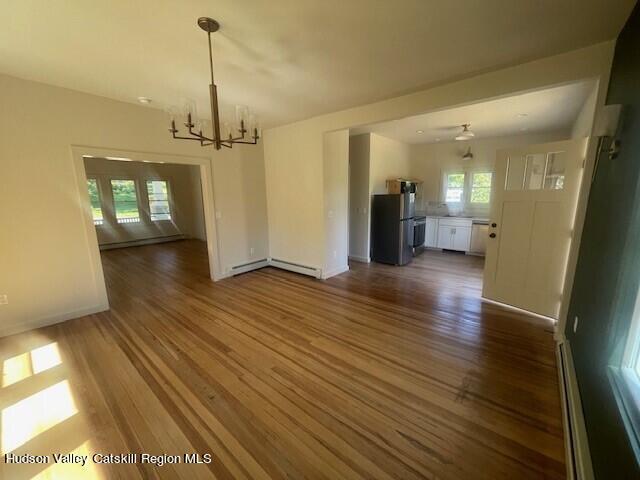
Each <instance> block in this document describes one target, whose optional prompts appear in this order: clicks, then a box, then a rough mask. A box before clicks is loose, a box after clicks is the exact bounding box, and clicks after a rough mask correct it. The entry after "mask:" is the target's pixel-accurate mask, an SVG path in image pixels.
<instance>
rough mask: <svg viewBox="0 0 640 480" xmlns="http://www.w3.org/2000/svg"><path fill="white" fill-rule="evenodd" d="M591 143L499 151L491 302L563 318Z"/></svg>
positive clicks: (490, 244) (488, 287) (487, 290)
mask: <svg viewBox="0 0 640 480" xmlns="http://www.w3.org/2000/svg"><path fill="white" fill-rule="evenodd" d="M585 142H586V140H583V139H581V140H570V141H565V142H554V143H546V144H541V145H531V146H527V147H525V148H519V149H510V150H500V151H498V153H497V158H496V178H495V183H494V185H495V187H494V194H493V201H492V205H491V219H490V221H489V230H488V232H489V238H488V239H487V254H486V260H485V271H484V285H483V292H482V295H483V296H484V297H485V298H488V299H491V300H495V301H498V302H502V303H506V304H509V305H513V306H515V307H519V308H522V309H525V310H528V311H531V312H535V313H538V314H541V315H545V316H548V317H553V318H558V312H559V308H560V303H561V301H562V293H563V288H564V274H565V269H566V265H567V258H568V255H569V247H570V245H571V235H572V231H573V220H574V214H575V209H576V202H577V198H578V191H579V188H580V181H581V177H582V165H583V159H584V152H585Z"/></svg>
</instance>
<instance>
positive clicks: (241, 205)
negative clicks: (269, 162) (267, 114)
mask: <svg viewBox="0 0 640 480" xmlns="http://www.w3.org/2000/svg"><path fill="white" fill-rule="evenodd" d="M212 172H213V191H214V198H215V206H216V225H217V226H218V249H219V251H220V269H221V271H222V273H223V275H228V274H229V273H230V272H231V269H232V268H233V267H235V266H238V265H244V264H246V263H251V262H254V261H257V260H263V259H266V258H267V257H268V256H269V234H268V227H267V205H266V193H265V172H264V155H263V149H262V146H261V144H258V145H236V146H234V147H233V148H232V149H228V148H223V149H222V150H220V151H219V152H216V154H215V155H214V157H213V162H212Z"/></svg>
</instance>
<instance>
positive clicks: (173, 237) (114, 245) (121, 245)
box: [100, 234, 189, 250]
mask: <svg viewBox="0 0 640 480" xmlns="http://www.w3.org/2000/svg"><path fill="white" fill-rule="evenodd" d="M187 238H189V237H187V236H186V235H182V234H180V235H171V236H169V237H153V238H141V239H140V240H131V241H128V242H117V243H103V244H102V245H100V250H113V249H114V248H126V247H140V246H142V245H152V244H154V243H166V242H175V241H177V240H185V239H187Z"/></svg>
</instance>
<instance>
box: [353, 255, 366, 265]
mask: <svg viewBox="0 0 640 480" xmlns="http://www.w3.org/2000/svg"><path fill="white" fill-rule="evenodd" d="M349 260H353V261H354V262H360V263H371V259H370V258H369V257H361V256H359V255H349Z"/></svg>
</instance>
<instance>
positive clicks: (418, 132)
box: [416, 130, 424, 135]
mask: <svg viewBox="0 0 640 480" xmlns="http://www.w3.org/2000/svg"><path fill="white" fill-rule="evenodd" d="M416 133H417V134H419V135H422V134H423V133H424V130H416Z"/></svg>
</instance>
